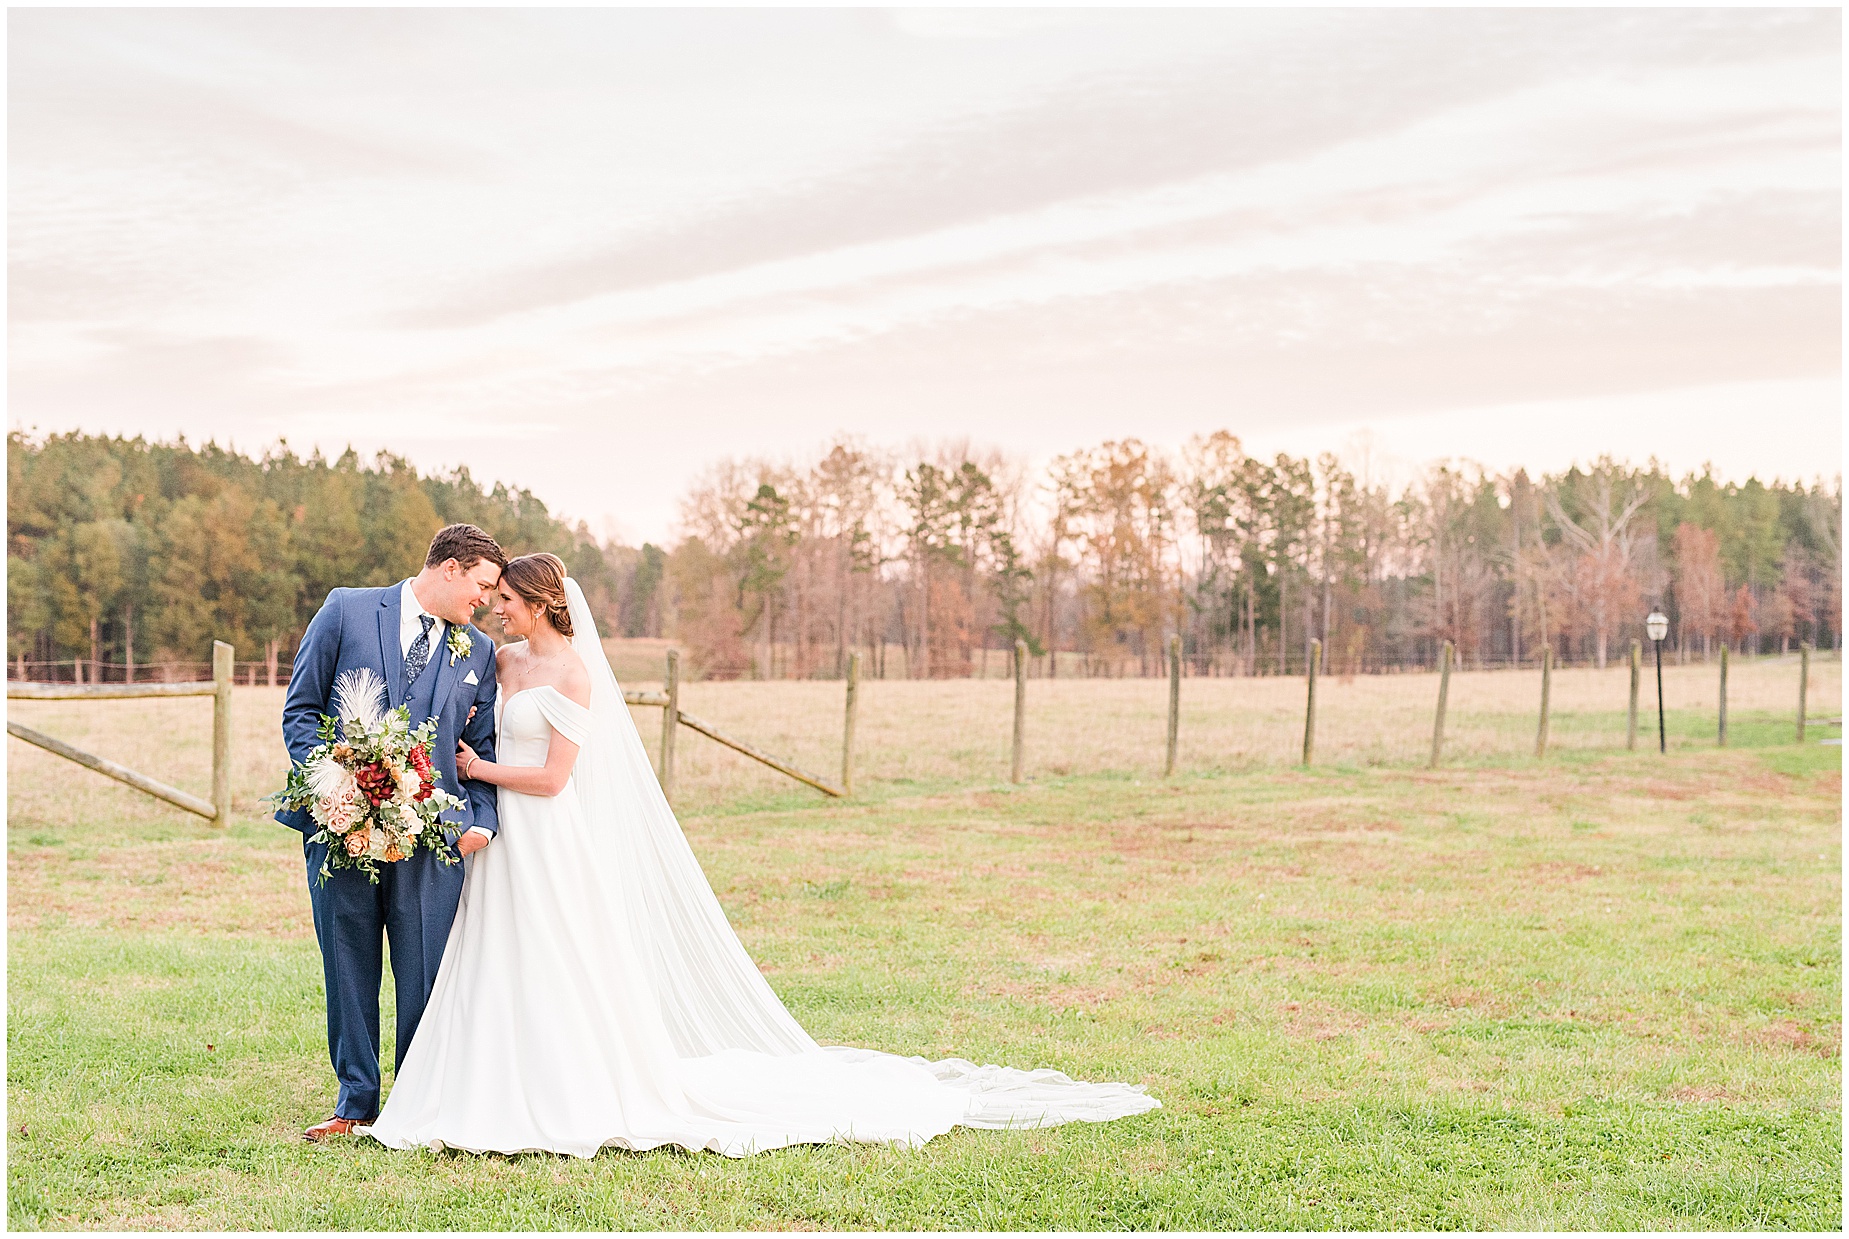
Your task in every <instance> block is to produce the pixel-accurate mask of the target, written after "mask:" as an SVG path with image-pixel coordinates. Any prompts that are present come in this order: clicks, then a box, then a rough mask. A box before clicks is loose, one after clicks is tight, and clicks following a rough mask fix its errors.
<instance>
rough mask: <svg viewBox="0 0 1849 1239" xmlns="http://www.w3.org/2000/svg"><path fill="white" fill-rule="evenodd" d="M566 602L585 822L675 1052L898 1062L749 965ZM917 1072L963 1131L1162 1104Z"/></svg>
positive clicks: (584, 625)
mask: <svg viewBox="0 0 1849 1239" xmlns="http://www.w3.org/2000/svg"><path fill="white" fill-rule="evenodd" d="M565 592H566V595H567V597H568V599H569V600H570V604H571V624H572V631H573V633H574V634H575V635H574V636H573V638H572V645H573V648H575V649H576V650H577V652H578V656H579V658H581V659H582V660H583V662H584V666H585V669H586V670H587V671H588V672H589V673H590V677H591V712H592V715H593V720H592V734H591V736H590V737H589V738H588V739H587V741H586V743H585V744H584V745H583V746H581V748H580V750H579V754H578V764H577V767H576V769H575V771H574V778H575V780H576V782H577V784H578V794H579V797H580V799H581V801H582V803H583V805H584V809H585V813H586V818H587V820H588V821H589V822H591V823H593V824H594V828H595V829H597V830H599V831H608V832H609V833H610V835H611V836H612V838H611V840H610V842H611V843H612V845H613V848H614V855H615V857H616V858H617V867H618V874H617V875H616V876H617V878H618V880H619V881H620V882H621V883H622V890H623V893H624V896H625V898H624V904H625V907H626V908H627V909H628V910H629V916H630V924H631V930H632V932H633V934H634V938H635V941H636V942H637V944H638V945H639V946H640V948H641V952H642V955H643V957H644V959H645V960H646V961H647V963H648V965H649V967H650V968H651V970H652V973H653V981H654V985H655V989H656V992H657V996H658V998H659V1001H660V1003H661V1011H662V1016H663V1019H664V1021H665V1023H666V1024H667V1027H668V1032H669V1036H670V1039H671V1040H672V1042H673V1045H674V1049H675V1052H676V1053H677V1054H679V1055H680V1056H681V1057H682V1058H699V1057H704V1056H707V1055H713V1054H719V1053H722V1052H724V1051H727V1050H744V1051H749V1052H755V1053H761V1054H771V1055H780V1056H781V1055H793V1054H813V1053H817V1052H821V1053H824V1054H827V1055H829V1056H830V1057H833V1058H837V1059H840V1060H844V1061H847V1062H864V1061H866V1060H868V1059H873V1058H889V1057H891V1056H888V1055H883V1054H881V1053H880V1052H879V1051H875V1050H866V1049H858V1048H853V1047H847V1046H829V1047H821V1046H818V1045H817V1044H816V1042H815V1040H814V1039H813V1038H812V1037H810V1036H809V1034H808V1033H806V1032H804V1031H803V1029H802V1026H801V1025H799V1024H798V1023H797V1022H796V1020H795V1019H794V1018H793V1017H792V1016H791V1015H790V1013H789V1012H788V1011H787V1010H786V1009H785V1008H784V1005H783V1003H782V1002H781V1001H780V1000H779V999H778V998H777V995H776V993H775V992H773V991H772V989H771V988H770V985H769V983H768V982H766V981H765V980H764V976H763V974H762V973H760V972H759V971H758V969H757V965H755V964H754V963H753V962H752V961H751V957H750V956H749V955H747V954H746V953H745V948H744V946H743V944H741V943H740V942H739V940H738V935H737V934H736V933H734V932H733V930H732V926H731V923H730V922H729V921H727V920H726V916H725V911H724V909H722V908H721V907H720V906H719V899H718V897H717V896H716V895H715V894H714V893H713V888H712V886H711V885H710V884H709V883H708V882H707V880H706V874H705V871H704V870H702V869H701V867H700V862H699V860H698V859H697V858H696V857H695V856H694V854H693V849H692V848H691V847H689V846H688V844H687V838H686V836H685V835H684V834H682V833H681V828H680V823H679V822H678V821H677V820H676V819H675V816H674V811H673V810H672V809H671V808H669V806H668V801H667V797H666V796H664V795H663V794H662V791H661V784H660V782H659V781H658V780H657V779H656V777H655V770H654V766H653V765H652V764H651V763H650V761H649V758H648V752H647V750H646V749H644V748H643V746H642V737H641V735H640V734H639V733H638V732H637V731H636V724H635V720H634V719H633V718H632V717H630V713H629V707H628V706H627V705H625V704H624V702H623V692H622V688H621V687H620V686H619V685H618V684H617V680H616V674H615V672H614V671H612V670H611V668H610V660H609V658H608V657H607V656H606V655H605V654H604V649H603V642H602V641H601V640H600V639H599V637H598V632H597V623H596V621H595V619H593V617H592V615H591V609H590V606H589V605H588V604H587V603H586V602H585V600H584V591H583V590H582V589H580V588H579V586H578V583H577V582H576V581H575V580H571V579H569V578H568V579H567V580H566V582H565ZM910 1061H913V1062H916V1063H918V1064H920V1065H922V1066H923V1067H925V1068H926V1069H928V1070H929V1071H930V1072H931V1073H932V1075H934V1076H935V1077H936V1078H937V1080H938V1081H939V1083H941V1084H942V1085H944V1086H945V1087H946V1088H949V1089H953V1090H955V1091H956V1092H958V1093H960V1094H963V1095H964V1097H965V1102H964V1117H963V1118H962V1120H961V1122H962V1123H963V1125H965V1126H969V1127H1018V1126H1049V1125H1052V1124H1055V1123H1065V1122H1071V1121H1074V1120H1089V1121H1094V1122H1095V1121H1103V1120H1108V1119H1113V1118H1119V1117H1122V1116H1124V1115H1130V1114H1140V1113H1143V1112H1144V1111H1146V1110H1152V1109H1155V1108H1156V1107H1157V1106H1158V1105H1159V1104H1160V1103H1158V1102H1157V1101H1156V1099H1155V1098H1153V1097H1150V1096H1148V1095H1147V1094H1146V1093H1145V1092H1144V1091H1143V1088H1142V1086H1141V1085H1131V1084H1110V1083H1089V1082H1082V1081H1077V1080H1073V1079H1071V1078H1070V1077H1069V1076H1067V1075H1065V1074H1063V1073H1062V1072H1058V1071H1053V1070H1049V1069H1044V1068H1043V1069H1040V1070H1035V1071H1021V1070H1017V1069H1015V1068H1011V1067H997V1066H981V1067H979V1066H977V1065H976V1064H975V1063H972V1062H970V1061H968V1060H966V1059H961V1058H948V1059H941V1060H939V1061H937V1062H926V1061H925V1060H924V1059H912V1060H910Z"/></svg>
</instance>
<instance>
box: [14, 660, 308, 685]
mask: <svg viewBox="0 0 1849 1239" xmlns="http://www.w3.org/2000/svg"><path fill="white" fill-rule="evenodd" d="M292 665H293V663H292V660H291V659H287V658H283V659H278V660H277V663H276V667H275V670H274V673H273V674H274V677H275V678H274V680H273V681H272V679H271V676H272V671H271V668H270V664H269V663H267V662H239V663H234V664H233V671H232V683H234V684H240V685H246V686H253V687H254V686H256V685H259V684H271V683H274V684H276V685H278V686H286V685H287V684H288V683H289V672H290V669H291V667H292ZM6 678H7V682H8V683H20V682H25V683H31V684H193V683H197V682H199V681H202V680H210V679H211V678H212V664H211V663H209V662H157V663H113V662H106V661H103V660H101V659H90V658H64V659H59V660H58V661H56V662H34V661H32V660H31V659H28V658H15V659H13V660H11V661H10V662H8V663H7V665H6Z"/></svg>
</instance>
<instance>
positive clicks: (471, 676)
mask: <svg viewBox="0 0 1849 1239" xmlns="http://www.w3.org/2000/svg"><path fill="white" fill-rule="evenodd" d="M462 682H463V683H464V684H480V683H481V681H480V680H479V679H477V678H476V675H475V673H474V672H473V671H471V672H469V673H468V674H467V675H465V676H463V677H462Z"/></svg>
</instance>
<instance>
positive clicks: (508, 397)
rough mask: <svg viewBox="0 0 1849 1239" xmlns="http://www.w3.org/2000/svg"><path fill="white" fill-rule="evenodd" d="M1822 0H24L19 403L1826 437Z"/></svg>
mask: <svg viewBox="0 0 1849 1239" xmlns="http://www.w3.org/2000/svg"><path fill="white" fill-rule="evenodd" d="M1840 39H1841V31H1840V17H1839V15H1838V14H1837V13H1836V12H1834V11H1828V10H1783V11H1781V10H1766V9H1737V10H1706V11H1676V10H1667V9H1649V10H1632V11H1622V12H1620V11H1567V10H1521V11H1471V10H1455V9H1453V10H1426V11H1417V12H1414V11H1406V12H1393V11H1386V10H1351V11H1341V12H1337V11H1328V10H1321V11H1295V10H1276V11H1268V10H1250V9H1241V10H1175V11H1164V12H1156V11H1133V10H1079V11H1071V12H1067V11H1056V10H993V11H973V10H907V11H872V10H845V9H836V10H806V11H801V12H779V11H771V10H738V11H725V12H719V11H703V12H696V11H641V10H605V11H597V10H555V11H546V12H539V11H521V10H438V9H421V10H398V11H364V10H334V9H329V10H293V11H284V10H270V11H263V10H243V11H239V10H191V11H166V12H160V11H152V10H81V9H67V10H14V11H12V12H11V13H10V14H9V17H8V52H9V66H8V68H9V85H8V91H9V95H8V104H9V113H10V115H9V123H10V131H9V168H8V172H9V177H10V193H9V203H8V207H9V210H8V222H9V242H10V244H9V254H8V273H9V333H8V340H9V366H10V368H9V375H8V379H9V383H8V395H9V420H10V424H11V425H12V426H14V427H24V428H36V429H37V430H40V431H51V430H63V429H72V428H82V429H87V430H98V431H110V432H118V431H119V432H126V433H140V434H146V435H150V436H169V435H172V434H175V433H178V432H184V433H185V434H187V435H188V437H189V438H192V439H194V440H200V439H204V438H208V437H215V438H217V439H219V440H220V441H231V442H234V443H235V444H236V445H237V446H239V447H241V448H244V449H246V450H255V449H260V448H262V447H264V446H265V445H267V444H269V443H272V442H274V441H275V440H276V439H278V438H283V437H286V438H287V439H288V440H289V442H290V443H291V444H293V445H295V446H297V447H298V448H301V449H306V448H308V447H311V446H320V447H322V448H323V449H324V450H328V451H339V450H340V449H341V448H342V447H344V446H345V445H346V444H348V443H352V444H353V445H355V446H357V447H359V448H360V449H361V450H362V451H366V452H371V451H373V450H376V449H378V448H381V447H389V448H391V449H392V450H395V451H399V452H402V453H404V454H406V455H408V456H410V457H411V458H412V459H413V460H415V461H416V462H418V463H419V464H420V465H422V466H431V467H441V466H446V465H449V464H455V463H463V464H467V465H469V466H470V468H471V469H473V470H474V471H475V472H476V473H477V475H478V476H482V477H486V478H499V479H504V480H507V481H510V482H514V483H517V484H521V485H525V486H528V487H530V488H532V489H533V490H534V491H535V492H536V493H537V494H539V495H540V496H541V497H542V498H544V499H545V500H547V502H548V503H549V504H551V505H552V506H553V507H554V508H555V509H560V510H563V511H565V512H567V513H569V514H571V515H573V516H581V517H584V518H587V519H588V520H590V521H591V523H592V525H593V527H594V528H598V529H600V530H617V531H620V532H621V533H623V534H624V535H626V536H627V537H629V538H631V539H639V538H643V537H649V538H656V539H660V538H662V537H664V536H665V535H667V534H668V533H669V532H670V530H671V528H672V525H673V521H674V515H675V503H676V499H677V498H678V496H679V495H680V494H681V492H682V490H683V489H684V487H685V485H686V483H687V481H688V480H689V479H690V478H691V477H692V476H693V475H695V474H696V473H698V472H699V471H700V470H701V469H702V468H703V467H704V466H706V465H707V464H708V463H710V462H711V461H712V460H713V459H714V458H715V457H717V456H720V455H726V454H733V455H742V454H770V455H774V456H783V455H792V456H798V457H802V456H807V455H809V454H811V453H814V452H817V451H819V450H820V449H821V448H822V446H823V445H824V444H825V443H826V442H827V441H828V440H829V439H830V438H831V437H832V436H834V435H836V434H839V433H848V434H854V435H858V436H860V437H862V438H864V439H866V440H868V441H871V442H875V443H882V444H891V445H897V444H900V443H904V442H907V441H909V440H912V439H914V438H918V437H936V436H970V437H973V438H974V439H976V440H978V441H979V442H983V443H990V444H995V445H998V446H1000V447H1003V448H1005V449H1008V450H1011V451H1015V452H1021V453H1026V454H1028V455H1031V456H1032V457H1034V458H1035V459H1036V460H1037V461H1044V460H1045V459H1047V458H1048V457H1050V456H1052V455H1054V454H1057V453H1059V452H1063V451H1067V450H1070V449H1072V448H1074V447H1079V446H1083V445H1086V444H1088V443H1094V442H1097V441H1100V440H1102V439H1105V438H1112V437H1123V436H1127V435H1137V436H1140V437H1142V438H1144V439H1146V440H1150V441H1153V442H1158V443H1163V444H1168V445H1179V443H1180V442H1181V441H1182V440H1184V439H1185V438H1186V437H1187V436H1188V435H1190V434H1193V433H1197V432H1204V431H1209V430H1213V429H1218V428H1227V429H1231V430H1233V431H1234V432H1235V433H1237V434H1239V435H1241V436H1242V437H1243V438H1244V439H1245V440H1246V442H1247V445H1248V447H1250V448H1254V449H1257V450H1261V451H1264V452H1276V451H1290V452H1293V453H1306V452H1314V451H1318V450H1321V449H1323V448H1331V447H1334V448H1339V447H1341V446H1342V445H1343V444H1344V443H1349V442H1352V441H1354V437H1355V436H1356V434H1357V433H1359V432H1366V433H1367V434H1368V435H1370V436H1371V437H1372V441H1373V443H1374V444H1375V445H1376V448H1377V450H1379V451H1384V452H1385V453H1387V454H1388V455H1389V456H1394V457H1398V458H1400V459H1401V460H1402V461H1408V462H1410V461H1417V460H1425V459H1429V458H1433V457H1437V456H1463V457H1469V458H1472V459H1476V460H1480V461H1482V462H1483V463H1485V464H1487V465H1490V466H1491V467H1496V468H1501V467H1506V466H1509V465H1514V464H1523V465H1526V466H1528V467H1529V468H1531V469H1557V468H1561V467H1563V466H1565V465H1566V464H1567V463H1569V462H1571V461H1572V460H1574V459H1581V460H1584V459H1587V458H1590V457H1592V456H1594V455H1597V454H1599V453H1601V452H1607V451H1609V452H1612V453H1614V454H1617V455H1620V456H1629V457H1631V458H1633V459H1637V460H1640V461H1641V460H1642V459H1643V458H1645V457H1647V456H1649V455H1651V454H1655V455H1657V456H1659V457H1660V458H1663V459H1665V460H1666V461H1667V462H1668V463H1670V465H1671V466H1672V467H1674V468H1677V469H1687V468H1695V467H1698V466H1699V465H1700V464H1701V463H1702V462H1703V461H1708V460H1711V461H1713V462H1714V463H1715V464H1716V466H1717V467H1719V468H1720V469H1721V471H1722V472H1724V473H1727V474H1730V475H1733V476H1744V475H1745V474H1747V473H1749V472H1757V473H1759V474H1760V475H1761V476H1768V475H1782V476H1785V477H1798V476H1802V477H1811V476H1814V475H1817V474H1823V475H1825V476H1829V475H1833V474H1835V473H1837V472H1838V471H1839V469H1840V457H1841V428H1840V413H1839V400H1840V361H1841V308H1840V307H1841V302H1840V298H1841V207H1842V196H1841V155H1840V151H1841V58H1840V52H1839V48H1840Z"/></svg>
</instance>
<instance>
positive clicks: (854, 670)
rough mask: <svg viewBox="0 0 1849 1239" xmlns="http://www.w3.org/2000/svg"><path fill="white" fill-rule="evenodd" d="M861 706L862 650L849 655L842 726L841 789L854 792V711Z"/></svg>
mask: <svg viewBox="0 0 1849 1239" xmlns="http://www.w3.org/2000/svg"><path fill="white" fill-rule="evenodd" d="M859 706H860V651H859V650H855V651H854V652H853V653H852V654H849V655H848V656H847V718H846V720H845V721H844V722H843V723H842V726H841V790H842V791H844V792H846V793H847V794H848V795H850V796H852V795H853V794H854V713H855V711H856V710H857V709H858V708H859Z"/></svg>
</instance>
